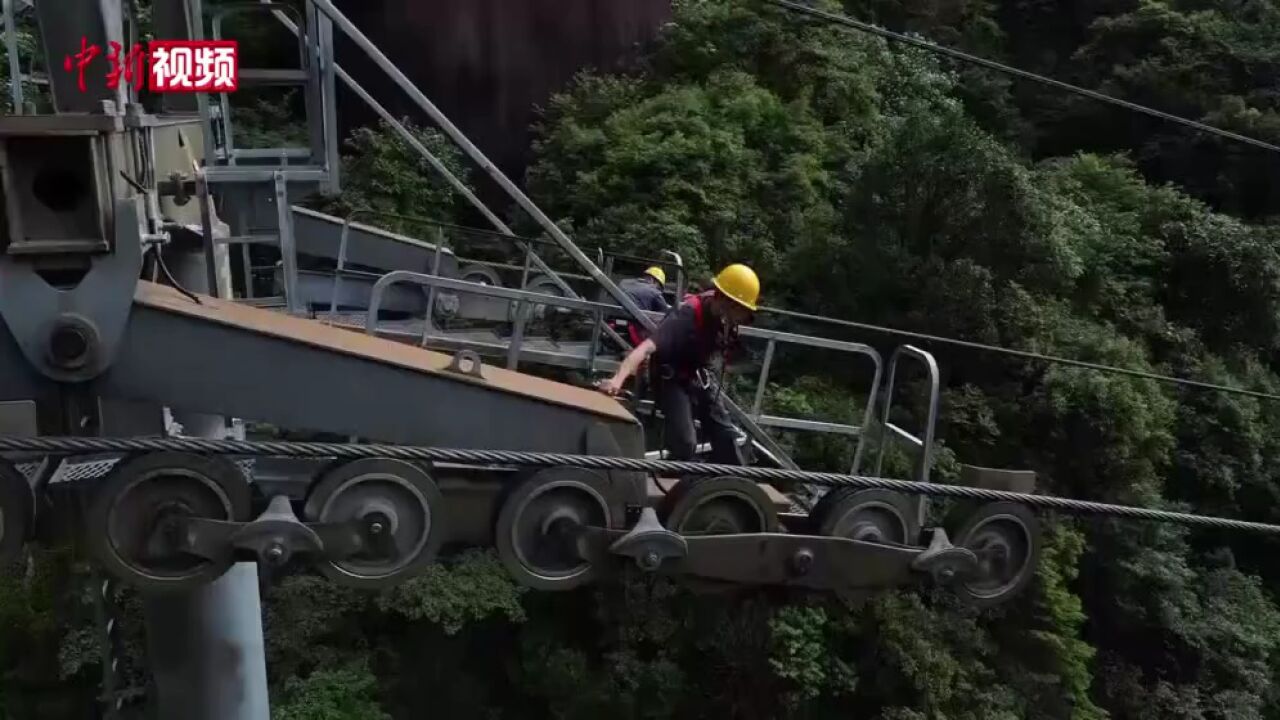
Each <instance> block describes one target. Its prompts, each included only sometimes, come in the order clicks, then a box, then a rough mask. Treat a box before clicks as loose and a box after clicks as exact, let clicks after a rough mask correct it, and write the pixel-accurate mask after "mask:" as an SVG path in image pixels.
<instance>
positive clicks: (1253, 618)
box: [0, 0, 1280, 720]
mask: <svg viewBox="0 0 1280 720" xmlns="http://www.w3.org/2000/svg"><path fill="white" fill-rule="evenodd" d="M818 4H819V5H820V6H822V7H825V8H829V9H833V10H837V11H845V12H848V13H849V14H851V15H853V16H855V17H858V18H861V19H866V20H872V21H875V22H878V23H882V24H884V25H886V26H888V27H891V28H894V29H910V30H916V31H919V32H921V33H923V34H925V35H926V36H928V37H930V38H931V39H934V40H936V41H938V42H940V43H943V44H947V45H951V46H955V47H961V48H965V49H968V50H971V51H973V52H977V53H979V54H981V55H983V56H986V57H991V58H995V59H1001V60H1004V61H1007V62H1010V63H1012V64H1015V65H1017V66H1019V67H1023V68H1026V69H1029V70H1034V71H1037V72H1042V73H1045V74H1048V75H1051V76H1053V77H1056V78H1060V79H1063V80H1067V81H1071V82H1076V83H1079V84H1081V85H1084V86H1086V87H1090V88H1094V89H1098V90H1102V91H1105V92H1108V93H1112V94H1115V95H1117V96H1120V97H1123V98H1126V99H1129V100H1132V101H1135V102H1141V103H1144V104H1150V105H1153V106H1156V107H1159V108H1160V109H1163V110H1167V111H1170V112H1176V113H1179V114H1183V115H1187V116H1189V117H1192V118H1194V119H1198V120H1203V121H1205V122H1210V123H1213V124H1216V125H1219V126H1221V127H1224V128H1228V129H1232V130H1235V131H1237V132H1240V133H1243V134H1248V135H1252V136H1254V137H1257V138H1260V139H1263V140H1267V141H1270V142H1280V115H1278V114H1277V110H1278V109H1280V84H1278V83H1280V5H1277V4H1276V3H1274V2H1272V1H1271V0H1258V1H1247V0H1232V1H1228V0H1195V1H1192V0H1185V1H1184V0H1142V1H1141V2H1132V1H1131V0H1107V1H1106V2H1101V1H1097V0H1073V2H1041V1H1038V0H1010V1H1009V2H1005V3H994V2H983V1H981V0H971V1H966V2H951V3H943V2H938V1H937V0H907V1H905V2H904V1H892V0H847V2H845V3H844V5H843V6H842V5H840V4H839V3H837V2H835V1H834V0H824V1H823V2H820V3H818ZM269 111H270V108H262V112H263V114H264V115H263V117H264V118H270V115H269ZM271 122H274V120H272V121H271ZM424 135H425V136H426V138H427V140H428V141H429V142H431V143H433V147H435V148H443V144H442V143H441V142H440V139H439V138H438V137H437V136H436V135H435V134H434V133H432V132H430V131H424ZM536 136H537V143H536V146H535V151H536V161H535V163H534V164H533V165H532V166H531V168H530V170H529V172H528V176H527V178H526V185H527V188H528V190H529V192H530V194H531V195H532V196H533V197H534V199H535V200H536V201H538V202H539V203H540V204H541V205H542V206H543V207H544V209H546V210H547V212H548V213H549V214H550V215H551V216H552V217H553V218H554V219H555V220H556V221H557V222H560V223H562V224H563V225H564V227H566V228H567V229H570V230H572V232H573V234H574V236H575V238H576V239H578V240H579V241H580V242H581V243H582V244H583V245H584V246H588V247H593V246H595V245H602V246H604V247H612V248H615V249H620V250H621V249H626V250H628V251H633V252H634V251H642V252H649V253H655V254H656V253H657V252H658V251H660V250H662V249H676V250H678V251H679V252H681V253H682V254H683V256H684V257H685V259H686V261H688V262H691V263H692V264H693V265H694V267H695V269H696V270H697V271H698V273H699V274H702V275H705V273H706V272H707V271H708V270H710V269H712V268H715V267H717V266H719V265H721V264H723V263H726V262H730V261H739V260H741V261H746V262H749V263H752V264H753V265H754V266H756V267H757V268H758V269H759V271H760V274H761V276H762V280H763V283H764V291H765V294H766V298H765V302H766V303H767V304H769V305H773V306H782V307H787V308H791V309H795V310H802V311H805V312H810V313H816V314H821V315H830V316H835V317H841V318H847V319H851V320H857V321H860V322H865V323H874V324H880V325H888V326H892V327H896V328H903V329H910V330H915V331H921V332H929V333H935V334H938V335H943V336H951V337H962V338H965V339H969V340H974V341H980V342H985V343H993V344H999V345H1004V346H1008V347H1014V348H1019V349H1025V350H1033V351H1038V352H1044V353H1050V354H1055V355H1062V356H1067V357H1073V358H1078V359H1082V360H1087V361H1092V362H1098V363H1105V364H1110V365H1118V366H1123V367H1126V368H1131V369H1137V370H1146V371H1152V372H1159V373H1164V374H1170V375H1179V376H1186V377H1193V378H1196V379H1199V380H1204V381H1208V382H1214V383H1220V384H1225V385H1233V386H1240V387H1247V388H1250V389H1254V390H1259V391H1266V392H1273V393H1275V392H1280V366H1278V365H1277V363H1276V360H1275V352H1276V350H1277V348H1280V254H1278V252H1277V244H1278V242H1280V226H1275V225H1272V224H1269V223H1268V221H1269V219H1271V218H1274V217H1275V216H1277V215H1280V189H1277V184H1276V183H1275V182H1274V181H1273V180H1272V178H1273V176H1275V175H1276V173H1277V171H1278V170H1280V160H1278V159H1277V157H1276V156H1274V155H1268V154H1267V153H1266V152H1265V151H1263V150H1259V149H1256V148H1250V147H1246V146H1241V145H1238V144H1232V143H1230V142H1229V141H1225V140H1219V139H1214V138H1211V137H1208V136H1205V135H1200V134H1195V133H1192V132H1191V131H1189V130H1185V129H1182V128H1178V127H1176V126H1173V125H1169V124H1163V123H1160V122H1159V121H1156V120H1153V119H1150V118H1145V117H1142V116H1138V115H1134V114H1127V113H1123V112H1121V111H1119V110H1117V109H1115V108H1111V107H1108V106H1105V105H1101V104H1098V103H1096V102H1093V101H1089V100H1085V99H1083V98H1079V97H1074V96H1069V95H1064V94H1062V93H1060V92H1057V91H1051V90H1048V89H1046V88H1043V87H1038V86H1035V85H1029V84H1023V83H1021V82H1019V83H1012V82H1010V81H1009V80H1008V79H1007V78H1004V77H1001V76H998V75H994V74H992V73H990V72H989V71H986V70H979V69H975V68H968V67H963V66H958V65H953V64H951V63H950V62H948V61H943V60H940V59H938V58H937V57H935V56H933V55H930V54H928V53H925V52H923V51H920V50H908V49H904V48H902V47H899V46H893V45H890V44H887V43H886V42H885V41H884V40H881V39H876V38H873V37H869V36H865V35H859V34H855V33H851V32H848V31H845V30H840V29H836V28H833V27H830V26H826V25H816V24H813V23H812V22H809V21H804V20H800V19H798V18H797V17H795V16H788V15H784V14H782V13H780V12H779V11H778V10H776V9H772V8H769V7H767V6H764V5H759V4H757V3H756V2H755V1H754V0H701V1H685V2H680V3H678V4H677V7H676V11H675V20H674V22H673V24H672V25H671V26H670V27H668V28H666V30H665V32H664V34H663V37H662V40H661V41H660V42H659V43H657V44H656V45H655V46H654V47H652V48H650V49H649V51H648V52H647V53H646V54H645V56H644V60H643V62H642V63H639V64H638V65H636V66H635V67H634V68H631V70H630V71H629V72H627V73H625V74H619V75H612V76H601V75H596V74H591V73H584V74H583V75H581V76H580V77H579V78H578V79H577V80H576V81H575V82H574V84H573V85H572V86H571V87H569V88H567V89H566V90H565V92H564V93H562V94H561V95H559V96H557V97H556V98H555V99H554V101H553V102H551V103H550V104H549V106H548V107H547V108H546V109H545V112H544V113H543V115H542V119H541V121H540V123H539V125H538V126H537V128H536ZM447 159H448V161H449V162H450V164H451V165H453V166H455V167H459V168H461V167H462V166H463V163H461V162H460V161H459V160H458V158H457V157H456V156H453V157H448V158H447ZM345 163H346V164H345V170H346V172H347V175H346V176H345V177H344V183H345V184H346V185H347V187H348V188H349V191H348V192H349V194H348V195H347V196H346V197H345V198H344V200H343V204H345V205H346V206H347V207H359V206H374V207H378V208H379V209H384V210H394V211H397V212H402V213H412V214H417V215H430V216H434V217H439V218H440V219H441V220H454V221H464V220H467V217H466V215H465V214H463V213H462V210H461V207H460V205H461V204H460V203H459V202H458V201H457V200H456V199H454V200H452V201H450V200H449V199H447V197H446V195H445V193H444V191H443V184H441V183H438V182H436V181H434V180H431V181H423V177H425V175H424V174H425V173H427V172H428V170H427V169H426V168H425V166H423V165H422V164H421V163H419V162H418V161H417V160H416V159H415V156H414V155H413V154H412V152H411V151H410V150H409V149H408V148H407V146H405V145H404V144H402V143H401V142H400V141H399V140H398V139H396V138H394V136H392V135H390V134H389V133H386V132H381V131H375V130H368V131H363V132H360V133H358V134H357V135H356V136H355V137H353V138H352V140H351V142H350V143H349V145H348V152H347V156H346V157H345ZM330 207H332V206H330ZM513 217H514V213H513ZM402 229H404V230H406V231H407V230H409V228H402ZM524 229H526V230H528V229H530V228H529V227H527V226H526V227H525V228H524ZM789 329H793V330H796V331H798V332H810V333H815V334H823V335H828V336H838V337H846V338H856V339H858V340H861V341H867V342H876V343H892V342H894V341H895V340H894V338H888V337H884V336H877V337H873V336H868V335H865V334H864V335H859V334H856V333H853V332H852V331H840V332H835V331H833V330H832V328H830V327H822V326H814V325H804V324H795V325H791V326H790V327H789ZM930 350H931V351H933V352H934V353H935V354H936V355H937V356H938V359H939V361H940V362H941V363H942V364H943V365H944V373H945V375H944V380H945V389H944V396H943V403H942V422H941V424H940V426H939V436H940V437H941V438H942V439H943V443H942V444H943V446H944V449H943V452H942V453H941V458H940V461H939V466H938V468H937V469H936V472H935V476H936V477H937V478H938V479H939V480H940V481H946V480H947V479H949V478H952V477H953V476H954V468H955V461H956V458H963V459H964V460H965V461H966V462H971V463H975V464H979V465H985V466H998V467H1028V468H1034V469H1035V470H1037V471H1038V472H1039V474H1040V478H1041V490H1042V491H1043V492H1047V493H1052V494H1058V495H1067V496H1072V497H1079V498H1087V499H1096V500H1104V501H1110V502H1121V503H1128V504H1144V505H1149V506H1159V507H1174V508H1183V509H1185V508H1193V509H1195V510H1197V511H1200V512H1205V513H1211V514H1218V515H1226V516H1231V517H1237V518H1242V519H1249V520H1258V521H1265V522H1280V504H1278V503H1277V500H1278V499H1280V462H1277V460H1280V404H1276V403H1272V402H1267V401H1265V400H1262V399H1257V398H1253V397H1246V396H1240V395H1225V394H1220V393H1213V392H1208V391H1204V390H1198V389H1188V388H1181V387H1177V386H1173V385H1168V384H1161V383H1157V382H1154V381H1151V380H1143V379H1138V378H1134V377H1130V376H1121V375H1104V374H1099V373H1096V372H1092V371H1089V370H1084V369H1079V368H1070V367H1063V366H1055V365H1048V364H1044V363H1038V362H1032V361H1029V360H1025V359H1020V358H1014V357H1010V356H1004V355H997V354H991V353H981V352H977V351H973V350H962V349H955V348H951V347H949V346H945V345H938V346H936V347H930ZM774 376H775V378H776V384H775V385H774V386H773V387H772V388H771V389H770V396H769V399H768V403H769V405H768V407H769V409H770V410H777V411H783V410H786V411H789V412H791V413H796V414H807V413H811V414H812V415H813V416H814V417H822V418H828V419H831V418H835V417H839V416H841V415H843V416H845V417H847V418H850V419H852V414H853V412H854V410H853V408H854V406H855V405H856V403H857V393H858V392H859V390H860V389H861V388H862V387H863V385H862V384H860V383H861V382H862V381H861V380H859V378H857V377H855V376H854V375H853V373H851V372H850V371H849V370H848V369H847V368H845V367H843V366H841V365H838V364H836V363H835V362H833V361H832V360H831V359H829V358H827V359H824V358H822V357H809V356H807V355H803V354H796V355H794V356H791V355H788V356H784V359H783V360H779V361H776V362H775V365H774ZM787 441H788V443H790V444H791V446H792V447H793V448H794V449H795V451H796V453H797V457H798V459H799V460H800V461H801V464H802V465H804V466H806V467H812V468H815V469H816V468H842V467H847V466H848V463H849V460H850V453H851V448H849V447H846V446H845V445H844V444H842V443H838V442H834V441H831V440H819V439H815V438H812V437H799V436H797V437H792V438H787ZM1046 521H1047V522H1048V530H1047V539H1048V547H1047V549H1046V552H1045V555H1044V557H1043V558H1042V562H1041V566H1040V570H1039V573H1038V575H1037V577H1036V579H1035V582H1034V584H1033V585H1032V586H1031V587H1030V588H1029V590H1028V591H1027V592H1026V593H1025V594H1024V595H1023V596H1022V597H1021V598H1020V599H1019V600H1018V601H1016V602H1014V603H1013V604H1011V605H1010V606H1008V607H1006V608H1004V609H1001V610H998V611H986V612H979V611H975V610H971V609H967V608H963V607H960V606H958V605H956V604H955V603H954V601H953V600H951V599H949V598H948V596H947V595H945V594H942V593H940V594H937V595H933V594H930V593H927V592H894V593H886V594H883V595H880V596H877V597H874V598H871V599H870V600H868V601H867V602H865V603H848V602H845V601H842V600H837V599H822V598H815V597H811V596H807V595H800V594H789V593H785V592H776V591H769V592H738V593H733V594H727V595H716V596H711V597H707V596H700V595H694V594H690V593H688V592H686V591H684V590H681V589H679V588H676V587H673V586H672V585H670V584H669V583H667V582H665V581H661V580H649V579H644V578H636V579H635V580H634V581H633V582H630V583H627V584H626V585H623V586H611V587H602V588H595V589H589V590H582V591H578V592H574V593H569V594H540V593H527V592H523V591H521V590H519V589H517V588H516V587H514V586H513V585H512V583H511V582H510V580H508V579H507V576H506V575H505V574H504V573H503V572H502V570H501V567H500V565H499V563H498V562H497V561H496V559H495V558H494V557H492V556H491V555H489V554H487V553H482V552H475V553H470V554H468V555H465V556H463V557H462V558H460V559H459V560H457V561H455V562H453V563H451V564H449V565H447V566H440V567H437V568H435V569H433V570H432V571H431V572H430V574H428V575H427V576H425V577H424V578H422V579H420V580H417V581H414V582H411V583H409V584H408V585H405V586H403V587H400V588H397V589H395V590H392V591H389V592H388V593H386V594H383V595H377V596H365V595H359V594H356V593H352V592H349V591H346V590H343V589H340V588H337V587H335V586H333V585H331V584H329V583H328V582H326V581H323V580H318V579H311V578H301V577H295V578H289V579H286V580H285V581H283V582H281V583H279V584H277V585H275V586H273V587H272V588H271V589H270V590H269V591H268V592H267V594H266V598H265V608H266V609H265V612H266V621H267V630H268V650H269V656H268V662H269V670H270V672H271V675H272V683H273V694H274V696H273V702H274V713H275V715H276V717H277V718H280V719H282V720H283V719H288V720H348V719H350V720H355V719H356V718H360V719H364V718H378V717H387V718H397V719H399V718H420V717H450V718H452V717H467V718H470V717H493V718H497V717H503V718H529V719H534V718H565V719H578V718H581V719H584V720H585V719H586V718H600V717H614V718H655V719H656V718H676V717H679V718H742V719H755V718H796V719H800V718H805V719H827V718H831V719H834V718H877V719H883V720H926V719H928V720H996V719H1004V718H1007V719H1014V718H1032V719H1036V720H1048V719H1067V718H1072V719H1079V720H1093V719H1099V718H1107V717H1110V718H1116V719H1124V720H1157V719H1158V720H1248V719H1251V718H1260V719H1268V720H1270V719H1276V718H1280V684H1278V681H1280V604H1278V602H1280V601H1278V599H1277V597H1276V591H1277V588H1280V567H1277V565H1276V563H1275V560H1274V558H1275V556H1276V551H1277V549H1278V548H1277V547H1276V544H1275V542H1274V541H1271V540H1266V539H1263V538H1259V537H1256V536H1244V535H1229V534H1215V533H1208V532H1201V531H1197V532H1189V531H1186V530H1184V529H1180V528H1176V527H1173V526H1167V525H1144V524H1136V523H1120V522H1111V521H1098V520H1071V519H1068V518H1064V517H1057V518H1051V517H1046ZM31 567H32V572H31V574H30V575H29V576H28V577H26V578H19V579H12V578H10V579H5V580H3V581H0V620H2V623H0V665H2V666H3V668H4V671H5V673H4V676H3V681H2V682H0V703H2V704H0V708H2V709H3V710H2V712H3V713H4V716H5V717H12V718H23V719H25V718H36V717H41V718H44V717H48V718H71V717H81V716H83V715H82V709H83V707H85V705H86V704H87V703H89V702H90V701H91V698H92V696H93V693H94V692H95V686H96V683H97V681H98V679H99V674H98V673H99V671H98V668H97V665H96V660H97V656H96V649H95V648H96V645H95V636H94V632H95V630H94V629H93V626H92V624H91V621H92V619H93V618H92V614H91V612H90V605H89V602H88V596H87V592H79V591H78V589H79V588H82V587H85V585H84V577H85V576H84V572H83V570H82V566H81V565H79V564H77V563H76V562H74V561H73V558H72V556H71V555H70V554H69V553H52V552H50V553H43V554H41V555H40V556H39V557H37V558H35V561H34V562H33V563H32V565H31ZM122 602H125V604H126V614H125V616H124V619H123V620H122V623H123V624H124V627H125V629H126V631H127V632H129V633H131V634H132V636H133V642H134V643H135V645H134V646H133V647H134V648H135V650H136V649H137V648H138V647H139V646H138V645H137V642H138V634H139V633H140V632H141V626H140V623H139V622H138V619H137V616H136V614H132V613H131V612H129V608H130V607H131V606H130V605H129V604H128V603H129V602H130V600H129V598H127V597H125V598H122ZM124 670H125V671H126V672H128V673H133V674H134V676H135V677H136V676H137V674H138V673H139V671H140V669H139V668H138V667H125V668H124Z"/></svg>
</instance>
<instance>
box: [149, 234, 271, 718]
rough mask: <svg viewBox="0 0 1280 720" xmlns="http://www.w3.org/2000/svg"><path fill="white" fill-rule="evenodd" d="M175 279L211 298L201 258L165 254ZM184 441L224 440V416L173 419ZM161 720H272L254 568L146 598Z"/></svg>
mask: <svg viewBox="0 0 1280 720" xmlns="http://www.w3.org/2000/svg"><path fill="white" fill-rule="evenodd" d="M166 260H167V263H168V265H169V268H170V270H172V272H173V275H174V279H175V280H177V281H178V282H179V283H181V284H182V285H183V286H184V287H186V288H187V289H188V290H191V291H193V292H208V284H209V281H208V277H209V276H208V274H207V273H206V272H205V267H204V264H205V261H204V256H203V254H202V253H191V252H187V253H181V254H179V253H173V254H167V255H166ZM174 420H175V421H177V422H178V423H180V424H182V426H183V434H184V435H189V436H193V437H217V438H222V437H225V436H226V431H225V427H226V425H225V420H224V419H223V418H222V417H221V416H219V415H204V414H197V413H179V412H175V413H174ZM143 614H144V617H145V619H146V624H147V653H148V659H149V660H150V662H151V674H152V677H153V678H154V679H155V687H156V699H155V706H156V708H157V710H158V713H157V716H158V717H159V718H161V720H170V719H171V718H172V719H173V720H270V716H271V713H270V709H269V703H268V697H267V663H266V653H265V648H264V643H263V636H262V605H261V599H260V597H259V593H258V566H257V564H256V563H237V564H235V565H234V566H232V567H231V569H230V570H228V571H227V573H226V574H225V575H223V576H222V577H220V578H218V579H217V580H216V581H214V582H212V583H210V584H208V585H205V586H204V587H201V588H197V589H196V590H193V591H191V592H189V593H182V594H174V595H157V596H150V597H146V598H144V599H143Z"/></svg>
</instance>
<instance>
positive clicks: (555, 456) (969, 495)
mask: <svg viewBox="0 0 1280 720" xmlns="http://www.w3.org/2000/svg"><path fill="white" fill-rule="evenodd" d="M30 450H38V451H44V452H49V453H61V454H81V453H103V452H106V453H112V452H165V451H174V452H195V453H209V454H216V455H233V456H235V455H240V456H244V455H249V456H259V455H266V456H276V457H313V458H314V457H319V458H340V459H356V458H392V459H397V460H426V461H430V462H454V463H468V464H475V465H507V466H517V467H581V468H593V469H598V470H630V471H635V472H650V473H667V474H668V476H672V475H675V476H680V475H701V476H720V475H729V476H735V477H740V478H746V479H750V480H773V481H787V482H806V483H812V484H815V485H826V486H829V487H856V488H882V489H885V490H893V491H897V492H903V493H907V494H911V495H930V496H936V497H951V498H960V499H964V500H983V501H988V502H1013V503H1018V504H1020V505H1025V506H1028V507H1034V508H1039V509H1042V510H1056V511H1059V512H1064V513H1067V514H1070V515H1082V516H1095V517H1115V518H1126V519H1130V520H1146V521H1150V522H1163V523H1174V524H1177V525H1187V526H1195V527H1208V528H1215V529H1219V530H1232V531H1240V532H1253V533H1261V534H1265V535H1280V525H1273V524H1269V523H1259V522H1250V521H1246V520H1233V519H1231V518H1221V517H1212V516H1208V515H1195V514H1192V513H1183V512H1173V511H1169V510H1157V509H1153V508H1143V507H1134V506H1130V505H1113V504H1110V503H1100V502H1093V501H1089V500H1076V499H1073V498H1064V497H1056V496H1053V495H1032V494H1028V493H1018V492H1011V491H1008V490H991V489H987V488H980V487H972V486H969V485H947V484H942V483H931V482H921V481H918V480H897V479H893V478H879V477H865V476H861V475H843V474H840V473H825V472H807V471H804V470H789V469H786V468H768V467H760V466H752V465H746V466H742V465H719V464H712V463H700V462H685V461H674V460H641V459H639V458H630V457H615V456H608V455H571V454H567V453H548V452H529V451H519V450H474V449H462V448H442V447H424V446H417V445H380V444H368V445H356V444H349V443H318V442H277V441H272V440H267V441H246V440H211V439H204V438H155V437H132V438H103V437H74V436H71V437H69V436H61V437H54V436H44V437H13V436H0V452H14V451H17V452H24V451H30Z"/></svg>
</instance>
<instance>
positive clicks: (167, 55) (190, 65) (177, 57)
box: [148, 41, 239, 92]
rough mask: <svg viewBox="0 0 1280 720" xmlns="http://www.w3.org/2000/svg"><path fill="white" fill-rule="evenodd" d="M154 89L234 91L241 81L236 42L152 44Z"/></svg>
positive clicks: (151, 80)
mask: <svg viewBox="0 0 1280 720" xmlns="http://www.w3.org/2000/svg"><path fill="white" fill-rule="evenodd" d="M149 79H150V82H149V83H148V85H149V88H150V89H151V90H152V91H153V92H232V91H234V90H235V89H236V86H237V85H238V80H239V65H238V63H237V57H236V45H235V42H233V41H190V42H178V41H170V42H153V43H151V63H150V78H149Z"/></svg>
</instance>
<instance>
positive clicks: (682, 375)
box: [659, 290, 737, 390]
mask: <svg viewBox="0 0 1280 720" xmlns="http://www.w3.org/2000/svg"><path fill="white" fill-rule="evenodd" d="M714 293H715V291H714V290H707V291H706V292H703V293H699V294H696V295H685V296H684V302H685V303H686V304H688V305H689V307H691V308H693V327H694V330H695V331H696V333H695V334H696V336H697V337H698V339H699V340H701V339H702V337H703V328H705V327H706V323H705V321H704V317H703V312H702V310H703V302H704V301H705V300H709V299H710V298H711V296H712V295H713V294H714ZM730 333H731V335H730V336H729V337H727V338H726V341H725V342H724V343H723V345H722V346H721V348H720V354H721V357H722V358H723V363H724V365H728V364H729V355H730V348H731V347H732V345H733V342H732V340H733V336H734V335H736V334H737V328H734V329H733V330H731V331H730ZM659 375H660V376H661V377H662V379H663V380H671V379H673V378H679V379H681V380H692V381H694V382H695V383H696V384H697V385H698V386H699V387H701V388H702V389H704V390H706V389H708V388H710V387H711V377H710V375H708V374H707V371H706V368H696V369H694V370H693V371H690V370H689V369H688V368H675V367H672V366H671V365H663V366H662V367H660V368H659Z"/></svg>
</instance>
